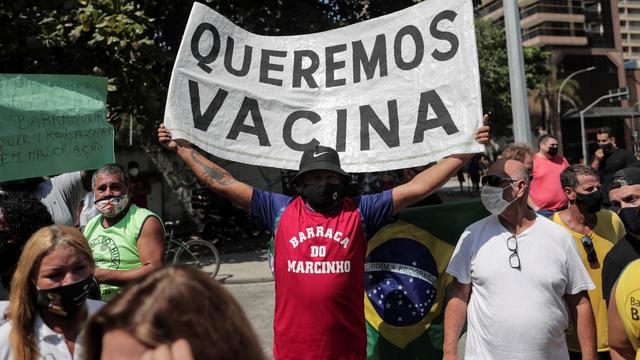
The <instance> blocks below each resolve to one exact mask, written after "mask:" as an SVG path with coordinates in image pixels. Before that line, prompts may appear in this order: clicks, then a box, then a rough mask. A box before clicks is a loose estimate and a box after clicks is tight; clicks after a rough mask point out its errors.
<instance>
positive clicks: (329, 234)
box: [287, 226, 351, 274]
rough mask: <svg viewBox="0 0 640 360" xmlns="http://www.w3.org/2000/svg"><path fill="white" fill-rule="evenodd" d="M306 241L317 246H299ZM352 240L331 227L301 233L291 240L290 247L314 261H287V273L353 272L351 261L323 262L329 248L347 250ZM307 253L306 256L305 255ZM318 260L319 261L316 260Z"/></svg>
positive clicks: (310, 228)
mask: <svg viewBox="0 0 640 360" xmlns="http://www.w3.org/2000/svg"><path fill="white" fill-rule="evenodd" d="M306 241H311V243H313V244H316V245H310V246H303V247H300V248H299V246H300V245H301V244H303V243H305V242H306ZM349 242H350V239H349V237H348V236H344V235H343V232H342V231H340V230H334V229H332V228H330V227H326V228H325V227H324V226H314V227H307V228H305V229H304V231H299V232H298V234H297V235H296V236H293V237H291V239H289V246H290V247H291V248H292V249H298V250H299V251H300V252H302V253H301V254H300V255H302V256H304V255H306V257H308V258H311V259H313V260H312V261H301V260H292V259H288V260H287V271H288V272H292V273H298V274H340V273H348V272H350V271H351V262H350V261H349V260H337V261H322V260H324V259H325V258H326V257H327V255H328V254H327V247H329V249H330V251H331V247H334V246H339V247H341V248H344V249H347V248H348V246H349ZM304 252H306V254H305V253H304ZM315 259H318V260H315Z"/></svg>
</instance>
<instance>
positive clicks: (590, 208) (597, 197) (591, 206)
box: [576, 191, 602, 214]
mask: <svg viewBox="0 0 640 360" xmlns="http://www.w3.org/2000/svg"><path fill="white" fill-rule="evenodd" d="M576 204H577V205H578V207H579V208H580V209H582V210H584V211H586V212H588V213H592V214H595V213H597V212H598V211H600V209H602V193H601V192H600V191H596V192H592V193H591V194H580V193H579V192H576Z"/></svg>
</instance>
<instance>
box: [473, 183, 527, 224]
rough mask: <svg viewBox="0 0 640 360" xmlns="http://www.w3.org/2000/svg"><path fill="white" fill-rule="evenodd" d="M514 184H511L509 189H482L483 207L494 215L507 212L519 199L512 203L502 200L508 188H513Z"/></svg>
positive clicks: (491, 187)
mask: <svg viewBox="0 0 640 360" xmlns="http://www.w3.org/2000/svg"><path fill="white" fill-rule="evenodd" d="M513 184H516V183H515V182H514V183H511V184H510V185H508V186H507V187H504V188H501V187H497V186H488V185H485V186H483V187H482V191H481V192H480V199H481V200H482V205H484V207H485V208H486V209H487V210H489V212H490V213H492V214H493V215H496V216H498V215H500V214H502V212H503V211H505V210H506V209H507V208H508V207H509V205H511V204H513V203H514V202H515V201H516V200H518V198H517V197H516V198H515V199H513V200H511V201H507V200H505V199H503V198H502V193H503V192H504V190H505V189H506V188H508V187H511V186H513Z"/></svg>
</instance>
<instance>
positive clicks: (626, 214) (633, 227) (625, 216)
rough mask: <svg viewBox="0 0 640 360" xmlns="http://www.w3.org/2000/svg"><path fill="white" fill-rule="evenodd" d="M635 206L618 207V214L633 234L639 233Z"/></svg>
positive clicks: (639, 226) (639, 227) (639, 221)
mask: <svg viewBox="0 0 640 360" xmlns="http://www.w3.org/2000/svg"><path fill="white" fill-rule="evenodd" d="M638 209H639V208H637V207H628V208H622V209H620V212H619V213H618V215H620V220H622V223H623V224H624V227H625V228H626V229H627V231H628V232H630V233H632V234H634V235H640V214H638Z"/></svg>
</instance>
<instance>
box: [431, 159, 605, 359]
mask: <svg viewBox="0 0 640 360" xmlns="http://www.w3.org/2000/svg"><path fill="white" fill-rule="evenodd" d="M482 183H483V187H482V192H481V199H482V203H483V204H484V206H485V207H486V208H487V210H489V212H491V214H492V215H490V216H488V217H486V218H484V219H482V220H480V221H478V222H476V223H474V224H472V225H470V226H469V227H468V228H467V229H466V230H465V231H464V233H463V234H462V236H461V237H460V240H459V241H458V244H457V245H456V249H455V250H454V252H453V256H452V258H451V262H450V263H449V266H448V267H447V273H449V274H450V275H452V276H453V277H454V281H453V282H452V284H451V287H450V289H449V299H448V301H447V306H446V310H445V320H444V321H445V322H444V331H445V332H444V353H445V356H444V359H457V358H458V355H457V353H456V343H457V340H458V337H459V335H460V331H461V330H462V327H463V325H464V323H465V318H466V319H467V320H468V326H467V342H466V349H465V355H464V356H465V357H464V358H465V359H528V360H531V359H540V360H543V359H569V352H568V350H567V344H566V342H565V336H564V330H565V329H566V328H567V326H568V325H569V321H571V322H573V323H574V326H575V327H576V328H577V330H578V340H579V342H580V350H581V352H582V355H583V359H596V335H595V321H594V318H593V312H592V310H591V304H590V302H589V296H588V295H587V290H590V289H593V288H594V284H593V282H592V281H591V279H590V278H589V274H588V273H587V271H586V269H585V267H584V265H583V264H582V261H581V260H580V255H579V254H578V250H577V247H576V244H575V242H574V241H573V238H572V237H571V234H569V232H567V231H566V230H565V229H563V228H562V227H561V226H560V225H558V224H555V223H553V222H552V221H550V220H548V219H547V218H545V217H544V216H539V215H537V214H536V213H535V212H533V211H532V210H531V209H529V208H528V207H527V195H528V193H529V178H528V176H527V169H526V167H525V165H524V164H523V163H521V162H519V161H515V160H506V161H502V160H501V161H498V162H496V163H495V164H494V165H493V166H491V167H490V168H489V170H488V171H487V175H485V176H484V178H483V179H482ZM569 319H571V320H569Z"/></svg>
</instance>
